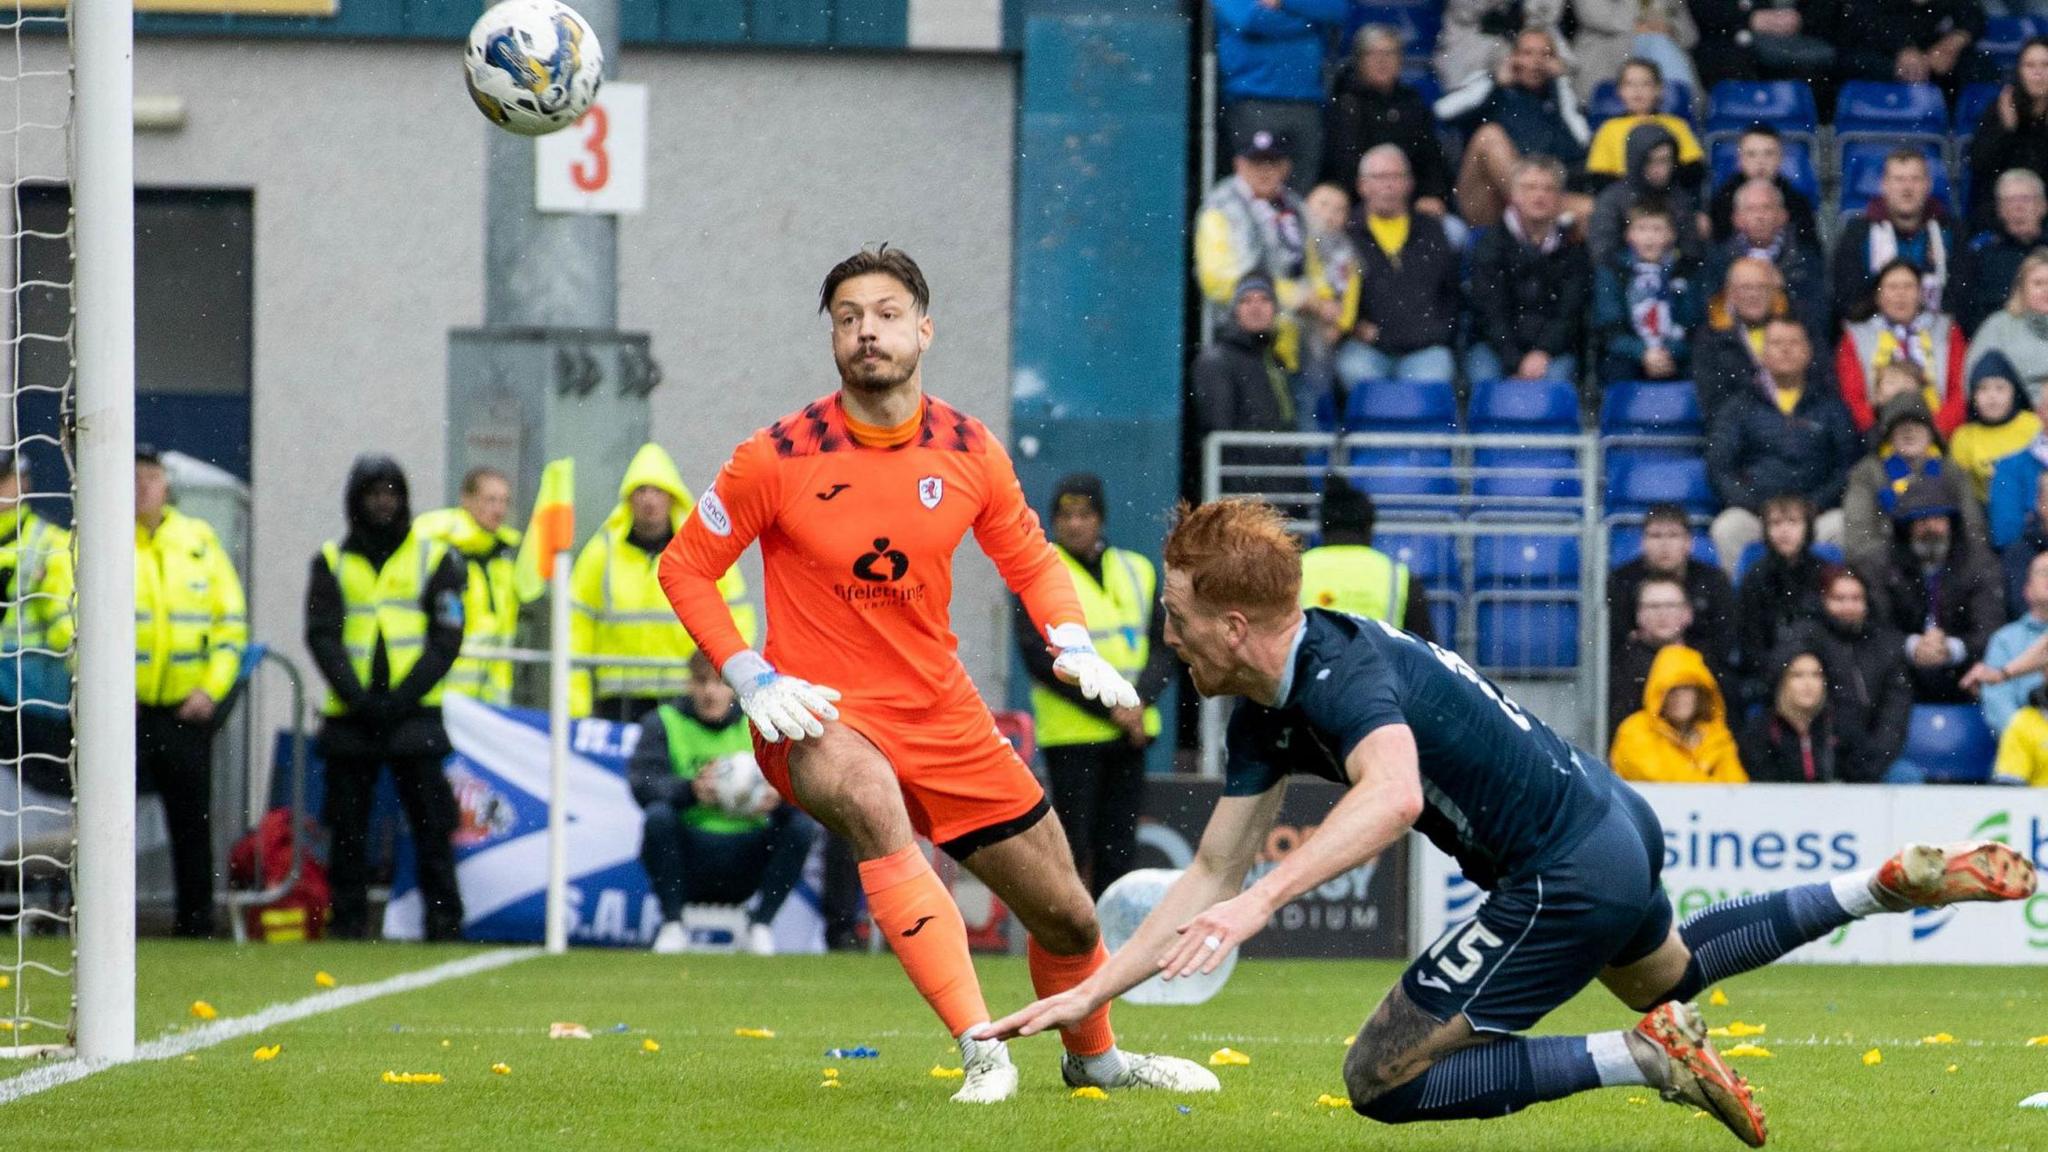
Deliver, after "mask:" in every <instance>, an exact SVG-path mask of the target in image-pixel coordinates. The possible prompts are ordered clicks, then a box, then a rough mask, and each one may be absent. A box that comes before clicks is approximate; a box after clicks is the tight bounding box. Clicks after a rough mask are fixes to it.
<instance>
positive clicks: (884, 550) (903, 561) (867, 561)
mask: <svg viewBox="0 0 2048 1152" xmlns="http://www.w3.org/2000/svg"><path fill="white" fill-rule="evenodd" d="M908 571H910V557H908V556H906V555H904V554H903V552H902V551H901V550H899V549H895V548H891V547H889V538H888V537H887V536H879V537H876V539H875V550H874V551H873V552H867V553H864V554H862V556H861V558H860V559H858V560H855V561H854V562H853V574H854V575H855V576H856V577H858V578H860V579H862V580H867V581H872V582H876V583H889V584H893V583H895V582H896V581H898V580H901V579H903V574H904V573H905V572H908Z"/></svg>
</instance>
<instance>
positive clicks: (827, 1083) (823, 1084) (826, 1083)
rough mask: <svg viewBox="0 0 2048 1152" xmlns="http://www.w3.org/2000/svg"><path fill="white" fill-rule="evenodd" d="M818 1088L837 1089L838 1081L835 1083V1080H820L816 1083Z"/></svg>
mask: <svg viewBox="0 0 2048 1152" xmlns="http://www.w3.org/2000/svg"><path fill="white" fill-rule="evenodd" d="M818 1087H820V1088H837V1087H839V1081H837V1080H820V1081H819V1082H818Z"/></svg>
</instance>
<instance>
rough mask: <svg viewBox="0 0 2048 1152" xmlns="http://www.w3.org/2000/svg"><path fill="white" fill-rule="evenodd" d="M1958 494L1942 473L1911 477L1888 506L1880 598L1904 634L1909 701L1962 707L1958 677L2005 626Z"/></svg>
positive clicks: (1992, 570)
mask: <svg viewBox="0 0 2048 1152" xmlns="http://www.w3.org/2000/svg"><path fill="white" fill-rule="evenodd" d="M1960 504H1961V497H1960V492H1959V490H1958V486H1957V485H1956V484H1955V482H1954V480H1953V479H1952V478H1951V477H1949V476H1947V475H1945V474H1942V473H1923V474H1921V475H1919V476H1916V477H1914V478H1912V479H1911V480H1910V481H1908V483H1907V484H1906V487H1905V490H1904V491H1903V492H1902V493H1900V495H1899V497H1898V502H1897V504H1896V505H1895V506H1894V508H1893V509H1892V513H1891V520H1892V524H1893V532H1894V543H1893V546H1892V559H1891V564H1890V567H1889V568H1888V569H1887V570H1886V573H1885V586H1884V592H1883V595H1882V597H1881V599H1882V600H1883V601H1884V603H1885V606H1886V608H1887V611H1888V613H1889V615H1890V617H1891V622H1892V625H1893V626H1894V627H1895V628H1897V629H1898V630H1899V632H1900V633H1901V634H1902V635H1903V636H1904V641H1903V645H1902V650H1903V652H1904V653H1905V656H1906V659H1907V660H1908V662H1909V665H1910V666H1909V668H1908V670H1907V671H1908V675H1909V676H1910V677H1911V678H1912V682H1913V700H1914V702H1915V703H1919V704H1965V703H1970V702H1971V699H1972V698H1971V696H1970V694H1969V693H1968V692H1966V691H1964V690H1963V688H1962V685H1961V681H1962V677H1963V674H1964V672H1965V671H1966V670H1968V669H1969V668H1970V666H1971V665H1972V664H1974V663H1976V662H1977V661H1978V660H1979V659H1980V658H1981V657H1982V656H1983V654H1984V649H1985V647H1986V645H1988V644H1989V643H1990V642H1991V634H1992V633H1993V632H1995V631H1997V630H1998V628H1999V626H2000V625H2002V624H2004V623H2005V591H2004V589H2003V588H2002V587H2001V581H2000V579H1999V573H1998V569H1997V566H1996V565H1995V564H1994V563H1993V562H1992V560H1991V558H1990V557H1989V556H1988V555H1986V554H1985V553H1984V552H1983V550H1982V549H1980V548H1979V547H1977V546H1976V544H1975V543H1974V542H1973V541H1972V540H1971V539H1970V538H1969V535H1968V533H1967V532H1966V531H1965V530H1964V527H1963V525H1964V521H1963V517H1962V512H1961V507H1960Z"/></svg>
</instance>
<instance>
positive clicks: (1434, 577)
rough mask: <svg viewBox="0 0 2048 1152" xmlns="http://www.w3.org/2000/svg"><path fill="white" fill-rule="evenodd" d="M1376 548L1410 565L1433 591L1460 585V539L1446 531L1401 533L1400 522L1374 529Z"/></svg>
mask: <svg viewBox="0 0 2048 1152" xmlns="http://www.w3.org/2000/svg"><path fill="white" fill-rule="evenodd" d="M1372 546H1373V547H1375V548H1377V549H1379V550H1380V551H1382V552H1385V553H1386V554H1387V555H1389V556H1392V557H1393V558H1394V559H1396V560H1399V561H1400V562H1401V563H1403V564H1406V565H1407V566H1408V570H1409V571H1411V572H1413V573H1415V575H1417V576H1419V577H1421V578H1422V581H1423V583H1425V584H1428V585H1429V587H1430V590H1431V591H1451V590H1453V589H1455V588H1456V587H1457V586H1458V538H1457V537H1456V536H1452V535H1450V534H1448V533H1444V532H1412V531H1407V532H1404V531H1401V525H1400V524H1398V523H1393V524H1381V525H1379V526H1377V527H1375V528H1374V529H1373V534H1372Z"/></svg>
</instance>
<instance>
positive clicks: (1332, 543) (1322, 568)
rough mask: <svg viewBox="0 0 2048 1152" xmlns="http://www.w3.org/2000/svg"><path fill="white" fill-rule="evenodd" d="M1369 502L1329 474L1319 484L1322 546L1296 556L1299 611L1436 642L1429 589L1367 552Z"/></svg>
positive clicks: (1399, 566)
mask: <svg viewBox="0 0 2048 1152" xmlns="http://www.w3.org/2000/svg"><path fill="white" fill-rule="evenodd" d="M1377 516H1378V510H1377V509H1376V508H1374V507H1373V502H1372V497H1371V496H1368V495H1367V494H1365V493H1364V492H1361V491H1359V490H1358V489H1356V488H1353V487H1352V486H1351V485H1350V484H1349V483H1348V482H1346V481H1345V479H1344V478H1343V477H1342V476H1340V475H1338V474H1336V473H1331V474H1330V475H1329V476H1327V477H1325V478H1324V480H1323V505H1322V542H1321V543H1320V544H1318V545H1317V546H1316V547H1314V548H1310V549H1309V550H1307V551H1306V552H1303V553H1302V554H1301V606H1302V607H1303V608H1328V609H1330V610H1331V611H1333V612H1348V613H1350V614H1351V615H1353V616H1363V617H1365V618H1367V619H1369V620H1385V621H1386V622H1387V623H1389V624H1392V625H1393V626H1394V627H1396V628H1403V629H1406V630H1408V631H1410V632H1413V633H1415V634H1416V635H1417V636H1420V637H1422V638H1423V639H1424V640H1428V641H1431V642H1435V640H1436V630H1435V628H1434V627H1433V626H1432V624H1431V621H1430V618H1429V589H1428V588H1427V587H1425V586H1424V584H1423V582H1422V580H1421V578H1420V577H1418V576H1416V575H1415V574H1414V573H1413V572H1410V571H1409V570H1408V566H1407V565H1406V564H1403V563H1401V562H1400V561H1399V560H1396V559H1394V558H1393V557H1392V556H1389V555H1387V554H1386V553H1384V552H1382V551H1380V550H1379V549H1377V548H1374V547H1373V546H1372V528H1373V521H1374V520H1375V519H1376V518H1377Z"/></svg>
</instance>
